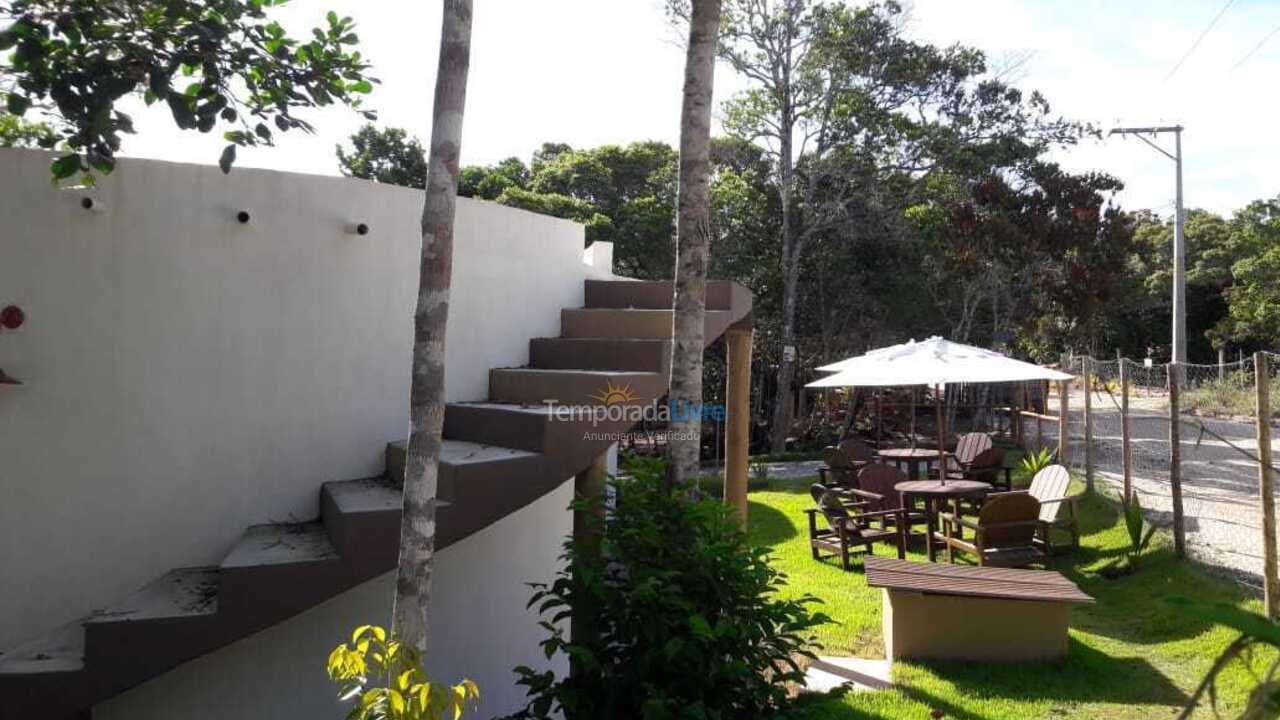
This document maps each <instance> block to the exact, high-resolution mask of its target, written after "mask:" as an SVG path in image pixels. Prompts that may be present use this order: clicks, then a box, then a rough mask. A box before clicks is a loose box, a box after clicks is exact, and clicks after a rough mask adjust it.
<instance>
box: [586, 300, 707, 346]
mask: <svg viewBox="0 0 1280 720" xmlns="http://www.w3.org/2000/svg"><path fill="white" fill-rule="evenodd" d="M731 316H732V313H731V312H730V311H728V310H708V311H707V312H706V317H705V324H706V335H707V339H708V340H713V339H714V338H715V337H716V336H717V335H719V334H720V332H722V331H723V330H724V328H725V327H727V326H728V325H729V323H730V322H731ZM671 322H672V311H671V310H640V309H612V308H609V309H602V308H565V309H564V310H561V311H560V334H561V335H563V336H564V337H569V338H642V339H649V340H670V339H671Z"/></svg>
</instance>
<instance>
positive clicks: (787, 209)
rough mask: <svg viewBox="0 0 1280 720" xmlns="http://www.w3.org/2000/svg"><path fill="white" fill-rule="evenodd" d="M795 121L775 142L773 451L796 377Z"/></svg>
mask: <svg viewBox="0 0 1280 720" xmlns="http://www.w3.org/2000/svg"><path fill="white" fill-rule="evenodd" d="M793 125H794V121H793V120H792V119H791V115H790V113H789V112H786V111H784V112H783V115H782V126H783V127H782V131H781V132H780V133H779V141H780V142H779V143H778V151H779V152H778V181H779V182H778V194H779V205H780V206H781V209H782V228H781V234H782V261H781V267H780V268H779V270H780V271H781V272H782V348H781V351H782V352H781V353H780V354H779V355H778V382H777V388H776V390H775V394H774V403H773V423H772V425H771V427H770V432H771V436H770V446H771V449H772V450H773V452H783V451H785V450H786V449H787V431H788V430H790V429H791V385H792V382H793V381H794V380H795V375H796V363H795V357H794V356H790V357H789V356H788V352H794V350H791V351H788V348H794V347H795V342H796V292H797V291H798V286H799V280H800V272H799V270H800V258H799V253H798V252H797V248H796V242H795V233H794V232H793V229H792V225H791V220H792V218H791V199H792V198H791V191H792V183H793V182H794V176H795V170H794V168H793V167H792V159H791V152H792V146H791V131H792V126H793Z"/></svg>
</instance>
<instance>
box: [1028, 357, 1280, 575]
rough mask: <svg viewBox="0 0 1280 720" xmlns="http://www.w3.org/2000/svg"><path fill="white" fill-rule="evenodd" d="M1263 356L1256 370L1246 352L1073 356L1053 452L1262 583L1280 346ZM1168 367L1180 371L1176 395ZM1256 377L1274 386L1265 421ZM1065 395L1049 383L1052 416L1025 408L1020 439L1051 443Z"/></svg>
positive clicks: (1206, 553) (1200, 554) (1190, 544)
mask: <svg viewBox="0 0 1280 720" xmlns="http://www.w3.org/2000/svg"><path fill="white" fill-rule="evenodd" d="M1265 356H1266V359H1267V362H1266V364H1267V366H1268V369H1267V372H1266V374H1265V376H1263V377H1261V378H1260V377H1259V375H1258V372H1257V366H1256V364H1255V360H1254V358H1247V359H1243V360H1241V361H1237V362H1232V363H1222V364H1214V365H1196V364H1179V365H1153V366H1146V365H1145V363H1142V362H1134V361H1131V360H1123V361H1122V360H1105V361H1102V360H1095V359H1092V358H1087V357H1077V358H1072V359H1070V361H1069V362H1068V363H1067V364H1066V368H1067V370H1068V371H1069V372H1070V373H1071V374H1073V375H1075V376H1076V378H1077V379H1076V381H1075V382H1073V383H1071V384H1070V387H1069V389H1068V390H1067V396H1066V400H1067V409H1068V410H1067V414H1066V422H1065V426H1066V432H1067V443H1066V446H1065V456H1064V457H1062V458H1060V461H1062V462H1063V463H1064V464H1066V465H1068V466H1069V467H1070V468H1072V469H1073V470H1075V471H1077V472H1079V473H1081V474H1082V475H1086V476H1089V477H1091V478H1092V479H1093V481H1094V482H1095V484H1096V485H1097V486H1099V487H1110V488H1112V489H1113V492H1115V493H1116V494H1122V493H1123V492H1125V490H1126V488H1128V489H1129V490H1130V491H1131V492H1132V493H1133V495H1135V496H1136V497H1137V498H1138V500H1139V501H1140V502H1141V503H1142V506H1143V508H1144V509H1145V510H1146V511H1147V513H1148V516H1149V517H1150V518H1151V519H1152V520H1153V521H1154V522H1156V523H1158V524H1162V525H1165V526H1166V527H1169V528H1170V529H1172V530H1174V531H1175V535H1176V536H1179V535H1180V536H1181V542H1183V543H1184V544H1185V550H1186V553H1187V554H1188V555H1190V556H1191V557H1194V558H1196V559H1198V560H1200V561H1203V562H1205V563H1208V564H1211V565H1214V566H1218V567H1221V568H1225V569H1228V570H1231V571H1233V572H1234V573H1236V574H1238V575H1239V576H1241V577H1242V578H1243V579H1245V580H1246V581H1248V582H1250V583H1254V584H1258V585H1261V584H1262V583H1263V577H1264V571H1265V569H1266V568H1265V563H1264V559H1263V556H1264V542H1263V539H1264V538H1265V537H1266V533H1265V532H1264V531H1263V529H1262V528H1263V526H1264V514H1263V512H1262V500H1261V495H1260V477H1261V473H1260V470H1259V465H1260V463H1261V462H1262V458H1261V457H1260V452H1261V448H1260V444H1259V439H1260V437H1261V433H1263V432H1266V433H1267V435H1268V437H1270V438H1271V441H1272V442H1271V444H1272V445H1276V444H1280V429H1278V428H1277V426H1276V423H1275V422H1274V418H1275V417H1276V416H1277V415H1280V355H1276V354H1274V353H1266V354H1265ZM1122 365H1123V368H1124V372H1123V374H1122V371H1121V368H1122ZM1170 373H1173V374H1174V379H1175V380H1178V381H1179V382H1178V383H1177V395H1176V398H1175V397H1171V393H1170V387H1171V386H1170V382H1169V380H1170ZM1260 381H1261V382H1263V383H1265V384H1266V389H1267V390H1269V392H1268V393H1263V394H1262V395H1263V396H1264V397H1265V395H1269V396H1270V397H1269V402H1270V405H1269V408H1268V409H1269V412H1264V413H1263V414H1262V415H1263V417H1262V419H1261V420H1260V419H1259V418H1258V417H1257V416H1258V413H1257V412H1256V410H1257V403H1258V400H1259V396H1260V393H1259V382H1260ZM1086 388H1090V391H1089V392H1088V393H1087V394H1086ZM1126 390H1127V392H1126ZM1061 401H1062V397H1061V396H1060V395H1059V394H1058V393H1057V392H1051V396H1050V397H1048V398H1047V401H1046V402H1045V403H1044V405H1045V407H1047V408H1048V412H1049V413H1050V414H1051V415H1052V416H1055V417H1052V418H1051V419H1046V420H1042V419H1034V420H1035V422H1029V421H1027V420H1026V419H1024V422H1023V425H1022V442H1023V444H1024V446H1025V447H1035V446H1036V445H1037V442H1038V440H1037V437H1039V438H1041V439H1040V440H1039V442H1042V443H1043V444H1044V445H1046V446H1047V447H1049V448H1050V449H1056V448H1058V447H1059V445H1058V437H1059V434H1060V431H1059V427H1060V423H1059V421H1057V418H1056V416H1058V415H1060V410H1061V407H1062V406H1061ZM1175 402H1176V412H1175V409H1174V405H1175ZM1175 429H1176V431H1177V441H1176V445H1175V442H1174V430H1175ZM1270 464H1271V465H1272V466H1274V465H1275V461H1274V460H1270ZM1275 474H1276V472H1275V471H1274V470H1273V476H1274V475H1275ZM1272 503H1273V507H1274V500H1272ZM1179 526H1181V527H1180V528H1179ZM1272 527H1273V529H1272V533H1273V534H1274V532H1275V531H1274V525H1273V526H1272Z"/></svg>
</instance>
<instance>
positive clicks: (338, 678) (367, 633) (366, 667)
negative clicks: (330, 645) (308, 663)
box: [327, 625, 480, 720]
mask: <svg viewBox="0 0 1280 720" xmlns="http://www.w3.org/2000/svg"><path fill="white" fill-rule="evenodd" d="M327 669H328V671H329V678H330V679H331V680H333V681H334V682H335V683H337V684H338V687H339V691H338V699H339V700H341V701H343V702H349V701H354V702H355V704H354V705H353V706H352V708H351V711H350V712H348V713H347V720H442V719H443V718H448V719H449V720H457V718H458V717H459V716H461V715H462V713H463V712H465V711H466V710H467V709H468V708H474V706H475V705H477V704H479V702H480V689H479V688H477V687H476V684H475V683H473V682H471V681H470V680H463V681H462V682H460V683H458V684H457V685H454V686H452V687H451V686H448V685H443V684H440V683H433V682H431V681H430V680H428V679H427V674H426V673H425V672H424V671H423V669H422V658H420V657H419V656H418V651H417V650H416V649H415V648H414V647H413V646H411V645H405V644H403V643H401V642H400V641H399V640H397V639H396V638H394V637H390V636H388V634H387V631H386V630H384V629H382V628H380V627H378V626H377V625H362V626H360V627H358V628H356V629H355V632H353V633H351V642H350V644H348V643H343V644H341V645H339V646H337V647H336V648H334V649H333V652H331V653H329V662H328V666H327Z"/></svg>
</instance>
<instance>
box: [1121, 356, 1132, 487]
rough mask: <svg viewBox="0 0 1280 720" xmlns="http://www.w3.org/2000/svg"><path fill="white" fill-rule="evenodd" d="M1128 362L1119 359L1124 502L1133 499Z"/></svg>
mask: <svg viewBox="0 0 1280 720" xmlns="http://www.w3.org/2000/svg"><path fill="white" fill-rule="evenodd" d="M1128 364H1129V361H1128V360H1126V359H1124V358H1121V359H1120V448H1121V452H1122V454H1123V456H1124V494H1123V495H1121V497H1123V498H1124V499H1125V500H1128V499H1130V498H1131V497H1133V438H1132V436H1131V435H1130V434H1129V367H1128Z"/></svg>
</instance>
